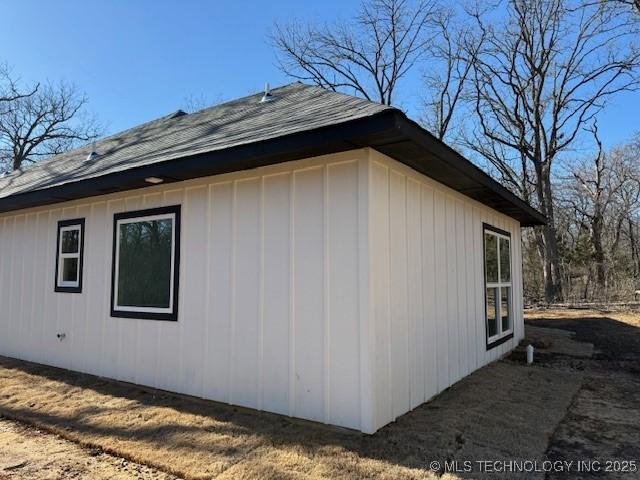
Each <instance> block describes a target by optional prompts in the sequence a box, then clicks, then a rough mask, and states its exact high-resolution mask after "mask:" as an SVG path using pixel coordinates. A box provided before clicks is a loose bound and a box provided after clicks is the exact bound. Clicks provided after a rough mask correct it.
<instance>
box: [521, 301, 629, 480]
mask: <svg viewBox="0 0 640 480" xmlns="http://www.w3.org/2000/svg"><path fill="white" fill-rule="evenodd" d="M527 318H528V319H527V326H528V328H529V330H531V328H532V327H533V328H538V327H543V328H553V329H561V330H564V331H568V332H572V334H573V338H574V339H575V340H576V341H578V342H581V344H582V345H585V344H592V345H593V355H592V356H587V357H580V356H575V355H572V356H570V355H562V354H557V353H556V354H551V355H548V356H545V355H544V354H543V355H542V356H540V358H539V359H540V360H541V365H543V366H545V367H547V368H551V369H553V370H559V371H560V370H561V371H580V372H583V373H584V375H585V380H584V382H583V385H582V388H581V389H580V390H579V391H578V393H577V395H576V396H575V398H574V399H573V402H572V404H571V407H570V409H569V412H568V414H567V415H566V416H565V418H564V419H563V421H562V422H561V423H560V425H559V426H558V429H557V430H556V432H555V434H554V436H553V438H552V439H551V443H550V445H549V448H548V452H547V453H548V455H549V457H550V458H551V459H561V458H579V459H580V458H584V459H596V460H599V461H601V462H603V463H605V464H606V462H607V460H612V459H617V460H621V461H622V462H624V461H628V460H633V461H635V462H637V463H638V464H640V314H639V313H637V312H635V313H630V312H607V313H603V312H597V311H580V310H573V311H572V310H569V311H546V312H545V311H539V312H535V313H532V314H530V315H528V316H527ZM609 466H610V467H611V468H612V469H614V470H615V469H616V468H618V469H619V468H623V467H624V466H625V465H624V463H622V464H618V463H617V462H612V463H610V464H609ZM603 477H606V478H640V473H638V472H635V473H630V472H621V471H610V472H606V475H603V474H602V472H591V474H589V473H586V472H583V473H582V474H581V478H603ZM548 478H550V479H555V478H564V477H562V476H561V475H554V474H550V475H548Z"/></svg>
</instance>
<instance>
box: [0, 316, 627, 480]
mask: <svg viewBox="0 0 640 480" xmlns="http://www.w3.org/2000/svg"><path fill="white" fill-rule="evenodd" d="M625 315H626V314H617V316H616V315H609V316H606V317H605V316H604V315H603V314H602V313H597V312H580V313H578V314H574V312H561V313H558V312H551V311H546V312H537V313H531V314H529V315H528V320H527V335H528V339H527V342H531V343H533V344H534V345H536V347H537V348H536V364H535V365H534V366H527V365H525V364H524V361H523V359H524V352H523V350H522V349H519V350H517V351H515V352H514V353H513V354H512V355H510V356H509V357H508V358H505V359H503V360H501V361H499V362H496V363H494V364H492V365H490V366H488V367H486V368H483V369H481V370H479V371H477V372H475V373H474V374H472V375H470V376H469V377H467V378H465V379H463V380H462V381H461V382H459V383H457V384H456V385H454V386H453V387H452V388H450V389H448V390H446V391H445V392H443V393H442V394H440V395H439V396H438V397H436V398H435V399H433V400H432V401H431V402H428V403H427V404H424V405H422V406H420V407H418V408H417V409H415V410H414V411H412V412H410V413H408V414H406V415H404V416H403V417H401V418H399V419H398V421H396V422H395V423H393V424H391V425H388V426H387V427H385V428H383V429H382V430H380V431H379V432H377V433H376V434H375V435H372V436H367V435H361V434H359V433H355V432H352V431H347V430H343V429H337V428H331V427H324V426H321V425H317V424H312V423H309V422H303V421H295V420H292V419H288V418H285V417H282V416H278V415H272V414H268V413H258V412H254V411H250V410H246V409H241V408H234V407H230V406H226V405H222V404H218V403H215V402H206V401H201V400H198V399H194V398H191V397H185V396H181V395H175V394H170V393H167V392H160V391H157V390H152V389H147V388H143V387H138V386H133V385H129V384H124V383H120V382H113V381H108V380H105V379H101V378H96V377H93V376H90V375H83V374H79V373H73V372H68V371H64V370H59V369H55V368H51V367H44V366H41V365H35V364H30V363H27V362H21V361H17V360H12V359H7V358H2V357H0V417H1V418H0V480H5V479H17V478H25V479H26V478H29V479H33V480H39V479H45V478H46V479H54V478H56V479H57V478H87V479H89V478H91V479H94V478H117V479H125V478H144V479H154V480H155V479H169V478H175V477H179V478H187V479H191V478H193V479H199V478H219V479H225V478H234V479H235V478H246V479H249V478H261V479H270V478H273V479H276V478H277V479H280V478H292V479H293V478H309V479H310V478H362V479H364V478H381V479H397V478H399V479H402V478H410V479H414V478H435V477H437V476H440V475H442V474H443V473H444V462H445V461H457V462H458V464H456V466H457V468H456V470H457V471H456V472H455V473H445V474H444V475H443V476H442V478H447V479H453V478H550V479H555V478H569V476H568V475H567V474H566V473H550V472H544V471H536V472H525V473H522V474H513V473H491V472H490V473H487V472H485V473H483V472H481V471H480V468H479V466H478V465H476V464H475V463H472V464H471V469H470V471H466V470H467V465H465V464H464V462H465V461H468V462H476V461H477V460H491V461H494V460H496V461H511V460H515V461H524V460H530V461H539V462H542V461H543V460H545V459H551V460H566V459H575V460H585V459H594V460H595V459H597V460H602V461H605V460H607V459H613V458H616V459H622V460H640V459H639V457H640V451H639V448H640V446H639V442H638V440H639V439H640V435H639V434H638V432H640V422H639V419H640V383H639V379H638V377H639V375H638V373H640V372H639V370H638V368H639V367H638V366H639V364H640V362H639V360H640V359H639V358H638V357H639V356H640V348H639V347H640V328H638V327H640V317H639V316H635V315H626V316H625ZM434 462H438V464H437V465H436V464H435V463H434ZM449 465H452V464H451V463H450V464H449ZM437 467H439V468H437ZM434 468H435V470H436V471H435V472H434V471H432V470H433V469H434ZM174 476H175V477H174ZM638 477H639V475H638V474H637V472H635V473H626V472H625V473H618V474H607V475H603V473H602V472H598V476H597V478H638ZM570 478H589V477H588V475H586V474H582V473H581V474H580V475H578V476H576V475H574V474H572V475H571V476H570Z"/></svg>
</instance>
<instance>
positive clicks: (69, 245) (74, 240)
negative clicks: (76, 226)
mask: <svg viewBox="0 0 640 480" xmlns="http://www.w3.org/2000/svg"><path fill="white" fill-rule="evenodd" d="M79 240H80V230H65V231H63V232H62V253H78V251H79V245H80V242H79Z"/></svg>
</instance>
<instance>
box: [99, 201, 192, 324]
mask: <svg viewBox="0 0 640 480" xmlns="http://www.w3.org/2000/svg"><path fill="white" fill-rule="evenodd" d="M180 211H181V207H180V205H172V206H170V207H160V208H149V209H147V210H135V211H131V212H121V213H116V214H114V215H113V245H112V248H111V250H112V260H111V316H112V317H117V318H137V319H140V320H166V321H171V322H177V321H178V300H179V293H180V285H179V283H180V231H181V229H180ZM170 213H173V214H175V222H174V225H173V228H174V238H175V242H174V245H173V249H174V252H173V256H174V261H173V311H172V312H170V313H154V312H123V311H122V310H116V309H115V301H116V293H117V288H116V261H117V260H118V259H117V258H116V245H117V243H116V242H117V241H118V228H117V227H118V221H119V220H124V219H127V218H138V217H149V216H152V215H166V214H170Z"/></svg>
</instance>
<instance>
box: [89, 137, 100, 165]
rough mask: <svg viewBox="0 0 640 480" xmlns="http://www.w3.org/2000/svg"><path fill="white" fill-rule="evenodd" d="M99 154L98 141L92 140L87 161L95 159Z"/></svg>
mask: <svg viewBox="0 0 640 480" xmlns="http://www.w3.org/2000/svg"><path fill="white" fill-rule="evenodd" d="M97 156H98V153H97V152H96V141H95V140H94V141H93V142H91V151H90V152H89V155H87V161H89V160H93V159H94V158H96V157H97Z"/></svg>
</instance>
